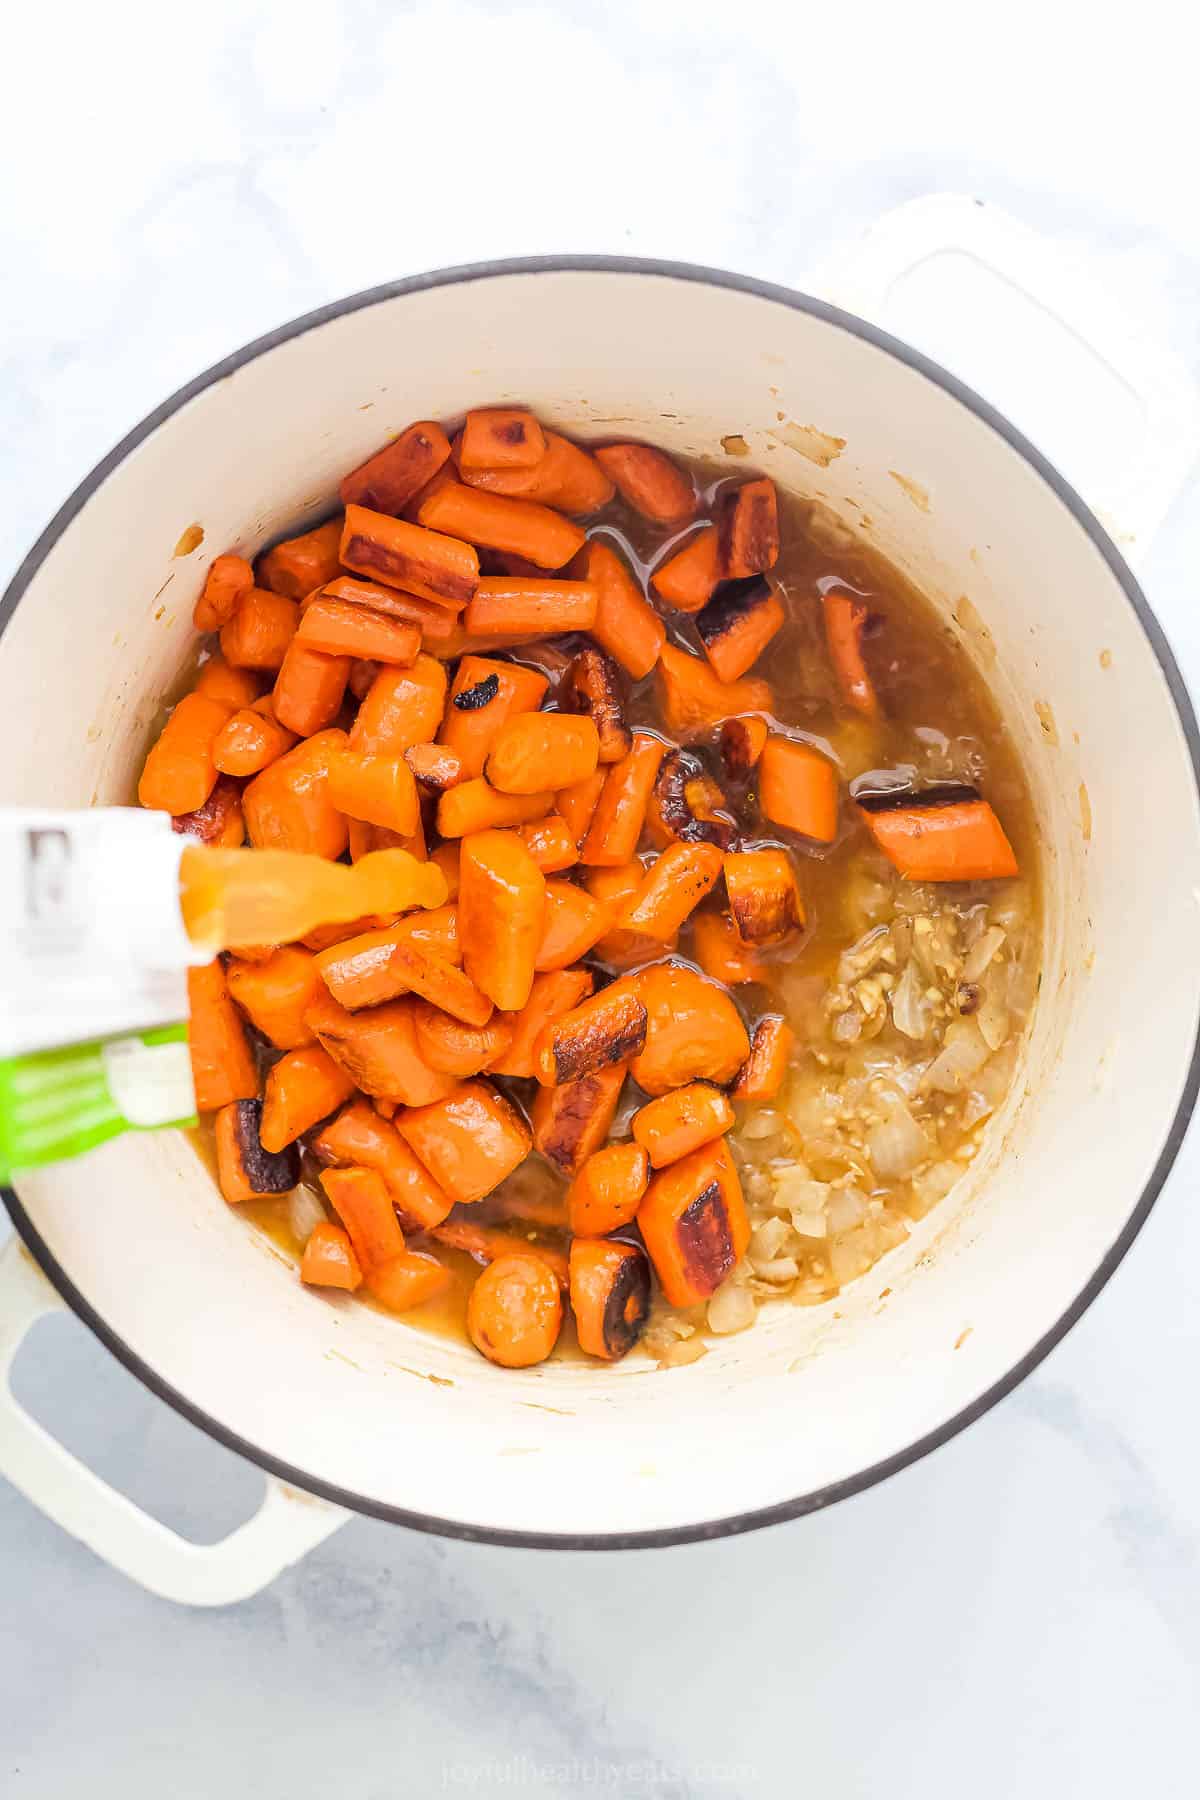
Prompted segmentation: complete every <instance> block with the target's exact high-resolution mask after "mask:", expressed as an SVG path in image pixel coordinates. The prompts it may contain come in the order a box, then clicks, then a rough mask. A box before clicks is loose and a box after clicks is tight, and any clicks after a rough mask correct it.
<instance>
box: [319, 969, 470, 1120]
mask: <svg viewBox="0 0 1200 1800" xmlns="http://www.w3.org/2000/svg"><path fill="white" fill-rule="evenodd" d="M308 1022H309V1025H310V1026H311V1028H312V1030H313V1031H315V1032H316V1034H317V1039H318V1041H319V1043H320V1044H321V1047H322V1048H323V1049H325V1050H328V1052H329V1054H330V1056H332V1057H333V1059H334V1061H335V1062H337V1063H340V1064H341V1066H342V1068H343V1069H345V1071H346V1073H347V1074H348V1075H349V1076H350V1077H351V1078H352V1080H353V1081H354V1084H355V1086H356V1087H360V1088H361V1089H362V1091H363V1093H364V1094H379V1095H380V1096H381V1097H382V1098H383V1099H385V1100H401V1101H403V1102H404V1104H405V1106H424V1105H427V1104H428V1102H429V1101H430V1100H437V1099H441V1098H442V1097H443V1096H444V1095H445V1094H447V1093H448V1092H449V1091H450V1090H451V1089H452V1088H453V1086H454V1082H453V1080H452V1078H451V1077H450V1076H448V1075H439V1074H437V1073H436V1071H435V1070H433V1069H431V1068H430V1067H429V1066H428V1064H427V1063H426V1062H425V1060H424V1059H423V1057H422V1056H421V1053H420V1051H419V1050H418V1049H417V1038H416V1026H415V1024H414V1021H413V1002H412V1001H411V1000H409V999H404V1000H392V1001H390V1002H388V1003H387V1004H386V1005H384V1006H371V1007H368V1008H366V1010H365V1011H363V1012H357V1013H352V1012H347V1011H346V1009H345V1008H344V1007H342V1006H339V1005H338V1003H337V1001H336V1000H335V999H334V998H333V997H332V995H323V996H320V997H319V998H318V999H316V1000H314V1001H313V1003H312V1005H311V1006H310V1008H309V1010H308Z"/></svg>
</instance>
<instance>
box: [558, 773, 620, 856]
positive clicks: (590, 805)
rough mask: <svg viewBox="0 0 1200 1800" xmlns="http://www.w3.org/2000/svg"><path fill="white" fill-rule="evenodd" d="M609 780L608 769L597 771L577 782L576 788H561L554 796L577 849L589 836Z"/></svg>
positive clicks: (559, 813) (559, 812) (560, 815)
mask: <svg viewBox="0 0 1200 1800" xmlns="http://www.w3.org/2000/svg"><path fill="white" fill-rule="evenodd" d="M607 778H608V771H607V770H606V769H597V770H596V773H595V774H594V775H589V776H588V777H587V779H586V780H585V781H577V782H576V783H575V785H574V787H567V788H560V789H559V790H558V792H557V793H556V794H555V796H554V805H555V809H556V811H557V812H558V815H559V817H560V818H561V819H562V820H563V821H564V822H565V824H566V827H567V830H568V831H569V832H570V834H571V840H572V842H573V843H574V844H575V845H576V847H577V848H578V846H579V845H581V844H582V843H583V840H584V838H585V837H586V836H587V834H588V827H589V826H590V825H591V822H592V819H593V818H594V816H595V812H596V808H597V806H598V805H599V804H600V796H601V794H602V793H603V792H604V784H605V782H606V780H607Z"/></svg>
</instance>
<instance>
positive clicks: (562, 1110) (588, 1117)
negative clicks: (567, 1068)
mask: <svg viewBox="0 0 1200 1800" xmlns="http://www.w3.org/2000/svg"><path fill="white" fill-rule="evenodd" d="M624 1084H625V1064H624V1063H611V1064H610V1065H609V1066H608V1067H607V1068H603V1069H596V1070H595V1071H594V1072H593V1073H592V1074H590V1075H581V1076H580V1077H579V1079H578V1081H564V1082H562V1083H561V1084H560V1085H559V1086H558V1087H539V1089H538V1091H537V1095H536V1097H535V1099H534V1102H533V1106H532V1108H531V1112H530V1119H531V1122H532V1125H533V1141H534V1145H535V1147H536V1148H537V1149H538V1150H539V1151H540V1152H541V1154H542V1155H543V1156H544V1157H545V1158H546V1161H547V1162H550V1163H553V1164H554V1167H555V1168H556V1169H558V1170H559V1172H560V1173H561V1174H563V1175H568V1176H572V1175H577V1174H578V1173H579V1171H580V1169H581V1168H582V1167H583V1165H584V1163H585V1162H586V1161H587V1159H588V1157H589V1156H591V1154H592V1152H593V1151H594V1150H598V1149H599V1148H600V1146H601V1144H602V1143H603V1142H604V1140H605V1138H606V1137H607V1136H608V1128H609V1126H610V1125H611V1124H612V1122H613V1116H614V1114H615V1113H616V1110H617V1103H618V1101H619V1100H620V1098H621V1089H622V1087H623V1086H624Z"/></svg>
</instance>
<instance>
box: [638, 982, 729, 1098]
mask: <svg viewBox="0 0 1200 1800" xmlns="http://www.w3.org/2000/svg"><path fill="white" fill-rule="evenodd" d="M626 979H627V980H629V981H630V982H632V983H634V984H636V992H637V996H638V998H639V999H640V1001H641V1002H642V1005H643V1006H644V1007H645V1009H646V1041H645V1046H644V1048H643V1049H642V1050H640V1051H639V1052H637V1053H636V1054H635V1055H634V1057H633V1060H632V1061H631V1063H630V1065H629V1070H630V1074H631V1075H632V1076H633V1079H634V1080H635V1081H636V1082H637V1083H638V1085H639V1087H643V1088H645V1090H646V1092H647V1093H648V1094H651V1095H653V1096H655V1097H657V1096H658V1095H659V1094H665V1093H667V1092H668V1091H669V1090H670V1089H671V1088H678V1087H685V1086H686V1085H687V1083H688V1082H690V1081H697V1080H699V1081H711V1082H714V1083H715V1084H716V1085H717V1086H718V1087H725V1086H726V1084H727V1083H728V1082H730V1081H732V1080H733V1078H734V1076H735V1075H736V1074H737V1072H738V1070H739V1069H740V1068H741V1066H742V1064H743V1063H744V1062H745V1060H746V1058H747V1056H749V1054H750V1039H749V1037H748V1036H747V1034H746V1027H745V1026H744V1025H743V1023H742V1020H741V1016H740V1014H739V1013H738V1010H737V1007H736V1006H735V1005H734V1004H733V1001H732V1000H731V999H730V997H729V995H728V994H727V993H726V992H725V990H724V988H719V987H717V986H716V985H715V984H714V983H713V982H711V981H706V980H705V978H704V976H703V975H697V974H696V972H695V970H693V969H685V968H683V967H681V966H680V965H679V964H678V963H658V964H656V965H655V966H654V967H653V968H649V969H641V970H639V971H638V973H637V974H636V975H633V976H629V977H627V978H626Z"/></svg>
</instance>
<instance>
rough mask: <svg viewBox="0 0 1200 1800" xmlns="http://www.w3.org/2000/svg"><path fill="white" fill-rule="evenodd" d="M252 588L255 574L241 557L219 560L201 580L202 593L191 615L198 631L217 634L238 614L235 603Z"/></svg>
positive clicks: (220, 557) (221, 558)
mask: <svg viewBox="0 0 1200 1800" xmlns="http://www.w3.org/2000/svg"><path fill="white" fill-rule="evenodd" d="M253 586H254V570H253V569H252V568H251V567H250V564H249V563H248V562H247V561H246V559H245V557H244V556H229V555H226V556H218V557H217V558H216V559H215V561H214V562H213V563H212V565H211V567H210V568H209V571H208V574H207V575H206V576H205V577H204V591H203V593H202V594H201V595H200V598H199V599H198V600H197V602H196V606H195V610H194V611H193V613H192V624H193V625H194V626H195V627H196V630H197V631H220V629H221V627H222V625H227V624H228V623H229V621H230V619H232V617H233V615H234V613H235V612H236V611H237V607H238V601H239V600H240V599H241V598H242V595H243V594H244V593H245V592H246V591H247V589H248V588H252V587H253Z"/></svg>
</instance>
